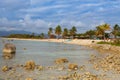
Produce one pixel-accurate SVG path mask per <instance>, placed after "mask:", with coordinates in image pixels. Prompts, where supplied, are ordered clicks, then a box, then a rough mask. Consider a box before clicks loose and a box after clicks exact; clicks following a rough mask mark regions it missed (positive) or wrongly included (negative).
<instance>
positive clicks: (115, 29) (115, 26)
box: [113, 24, 120, 38]
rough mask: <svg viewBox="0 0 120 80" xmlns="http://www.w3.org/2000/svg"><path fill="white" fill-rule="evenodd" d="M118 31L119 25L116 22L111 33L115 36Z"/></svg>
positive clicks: (119, 29) (119, 30)
mask: <svg viewBox="0 0 120 80" xmlns="http://www.w3.org/2000/svg"><path fill="white" fill-rule="evenodd" d="M119 32H120V26H119V25H118V24H115V25H114V27H113V34H114V36H115V38H116V37H117V35H118V33H119Z"/></svg>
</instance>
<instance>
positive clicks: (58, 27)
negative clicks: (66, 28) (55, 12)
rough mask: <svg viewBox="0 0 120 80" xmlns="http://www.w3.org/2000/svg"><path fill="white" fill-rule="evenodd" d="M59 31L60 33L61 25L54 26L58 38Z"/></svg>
mask: <svg viewBox="0 0 120 80" xmlns="http://www.w3.org/2000/svg"><path fill="white" fill-rule="evenodd" d="M61 33H62V29H61V26H60V25H58V26H57V27H56V28H55V34H57V35H58V39H59V36H60V34H61Z"/></svg>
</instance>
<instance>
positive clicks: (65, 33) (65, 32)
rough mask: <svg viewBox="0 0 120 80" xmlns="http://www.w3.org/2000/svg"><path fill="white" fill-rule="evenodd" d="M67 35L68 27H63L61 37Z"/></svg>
mask: <svg viewBox="0 0 120 80" xmlns="http://www.w3.org/2000/svg"><path fill="white" fill-rule="evenodd" d="M67 35H68V29H67V28H64V31H63V34H62V36H63V38H65V36H67Z"/></svg>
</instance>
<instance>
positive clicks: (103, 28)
mask: <svg viewBox="0 0 120 80" xmlns="http://www.w3.org/2000/svg"><path fill="white" fill-rule="evenodd" d="M96 29H97V30H96V35H102V36H103V37H104V40H105V31H106V30H110V25H109V24H102V25H99V26H97V27H96Z"/></svg>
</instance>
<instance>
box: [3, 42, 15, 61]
mask: <svg viewBox="0 0 120 80" xmlns="http://www.w3.org/2000/svg"><path fill="white" fill-rule="evenodd" d="M15 52H16V47H15V45H13V44H11V43H7V44H5V46H4V48H3V57H4V58H5V59H11V58H13V57H14V56H15Z"/></svg>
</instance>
